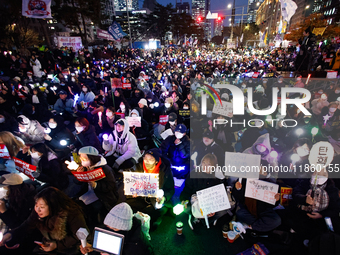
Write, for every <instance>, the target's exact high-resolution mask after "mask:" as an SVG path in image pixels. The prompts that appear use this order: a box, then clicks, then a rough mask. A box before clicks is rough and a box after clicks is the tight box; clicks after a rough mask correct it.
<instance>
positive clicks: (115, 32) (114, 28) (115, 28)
mask: <svg viewBox="0 0 340 255" xmlns="http://www.w3.org/2000/svg"><path fill="white" fill-rule="evenodd" d="M107 32H109V34H110V35H112V37H113V38H114V39H115V40H118V39H119V38H122V37H124V36H126V35H127V34H126V33H124V32H123V30H122V28H121V26H120V25H119V24H118V23H117V22H116V21H115V22H113V23H112V25H111V26H110V27H109V29H108V30H107Z"/></svg>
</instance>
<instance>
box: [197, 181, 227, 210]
mask: <svg viewBox="0 0 340 255" xmlns="http://www.w3.org/2000/svg"><path fill="white" fill-rule="evenodd" d="M196 193H197V198H198V203H199V205H200V208H201V210H202V211H201V213H202V214H203V215H204V216H205V215H208V214H209V213H214V212H219V211H223V210H228V209H229V208H230V203H229V199H228V195H227V192H226V190H225V187H224V185H223V184H219V185H215V186H213V187H210V188H206V189H202V190H199V191H197V192H196Z"/></svg>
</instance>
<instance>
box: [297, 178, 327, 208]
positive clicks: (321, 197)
mask: <svg viewBox="0 0 340 255" xmlns="http://www.w3.org/2000/svg"><path fill="white" fill-rule="evenodd" d="M326 186H327V182H326V183H324V184H323V185H321V186H316V188H315V190H314V197H313V198H314V204H313V205H307V206H304V205H302V206H301V209H302V210H304V211H307V212H321V211H323V210H325V209H327V207H328V205H329V196H328V193H327V191H325V188H326ZM312 192H313V187H312V188H310V189H309V190H308V191H307V194H306V195H310V196H312Z"/></svg>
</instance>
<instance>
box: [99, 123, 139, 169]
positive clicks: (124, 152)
mask: <svg viewBox="0 0 340 255" xmlns="http://www.w3.org/2000/svg"><path fill="white" fill-rule="evenodd" d="M119 121H120V120H119ZM121 121H123V122H124V130H123V133H122V135H121V136H120V137H119V136H118V133H117V130H116V129H115V130H113V132H112V133H111V134H110V136H109V140H108V141H103V149H104V150H105V151H106V152H107V154H106V156H111V155H113V156H115V157H118V158H117V159H116V163H117V164H118V165H121V164H122V163H123V162H124V161H125V160H127V159H130V158H133V159H134V160H135V161H138V159H139V158H140V157H141V156H142V154H141V153H140V150H139V148H138V144H137V139H136V137H135V136H134V135H133V134H132V133H131V132H130V131H129V123H128V122H127V120H125V119H121Z"/></svg>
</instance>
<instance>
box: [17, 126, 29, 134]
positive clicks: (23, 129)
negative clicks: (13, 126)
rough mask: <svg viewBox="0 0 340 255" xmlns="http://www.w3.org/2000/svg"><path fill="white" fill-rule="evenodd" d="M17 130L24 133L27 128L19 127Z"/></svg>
mask: <svg viewBox="0 0 340 255" xmlns="http://www.w3.org/2000/svg"><path fill="white" fill-rule="evenodd" d="M19 130H20V132H22V133H24V132H26V130H27V128H26V127H23V128H22V127H19Z"/></svg>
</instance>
